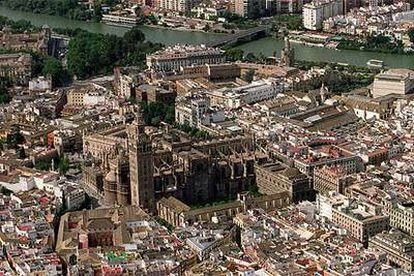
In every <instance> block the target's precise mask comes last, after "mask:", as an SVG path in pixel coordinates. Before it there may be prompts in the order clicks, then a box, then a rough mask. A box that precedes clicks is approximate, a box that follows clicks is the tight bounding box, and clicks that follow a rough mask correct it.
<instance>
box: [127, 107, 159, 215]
mask: <svg viewBox="0 0 414 276" xmlns="http://www.w3.org/2000/svg"><path fill="white" fill-rule="evenodd" d="M144 128H145V123H144V120H143V118H142V114H141V112H140V110H138V112H137V114H136V117H135V120H134V122H133V123H132V124H131V125H130V126H128V129H127V131H128V147H129V173H130V185H131V187H130V188H131V204H132V205H136V206H139V207H141V208H143V209H146V210H148V211H150V212H152V211H154V209H155V192H154V178H153V174H154V159H153V152H152V145H151V141H150V139H149V137H148V136H147V135H146V134H145V130H144Z"/></svg>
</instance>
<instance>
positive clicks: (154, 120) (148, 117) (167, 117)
mask: <svg viewBox="0 0 414 276" xmlns="http://www.w3.org/2000/svg"><path fill="white" fill-rule="evenodd" d="M140 105H141V110H142V113H143V117H144V121H145V123H146V124H147V125H151V126H159V125H160V123H161V122H166V123H168V124H173V123H174V116H175V114H174V113H175V109H174V105H166V104H164V103H161V102H154V103H146V102H141V103H140Z"/></svg>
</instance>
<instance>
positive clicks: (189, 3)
mask: <svg viewBox="0 0 414 276" xmlns="http://www.w3.org/2000/svg"><path fill="white" fill-rule="evenodd" d="M200 2H201V0H157V1H155V4H156V7H157V8H158V9H164V10H168V11H178V12H188V11H190V10H191V9H192V8H193V7H195V6H196V5H198V4H199V3H200Z"/></svg>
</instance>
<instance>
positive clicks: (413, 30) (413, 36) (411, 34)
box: [407, 28, 414, 42]
mask: <svg viewBox="0 0 414 276" xmlns="http://www.w3.org/2000/svg"><path fill="white" fill-rule="evenodd" d="M407 33H408V37H409V38H410V41H411V42H414V28H410V29H409V30H408V32H407Z"/></svg>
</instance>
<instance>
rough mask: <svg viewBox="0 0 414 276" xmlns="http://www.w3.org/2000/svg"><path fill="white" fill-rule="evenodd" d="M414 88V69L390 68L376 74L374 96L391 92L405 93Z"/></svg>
mask: <svg viewBox="0 0 414 276" xmlns="http://www.w3.org/2000/svg"><path fill="white" fill-rule="evenodd" d="M413 90H414V71H413V70H410V69H390V70H388V71H386V72H383V73H380V74H378V75H376V76H375V79H374V86H373V88H372V96H373V97H374V98H377V97H382V96H386V95H389V94H398V95H405V94H408V93H410V92H412V91H413Z"/></svg>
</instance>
